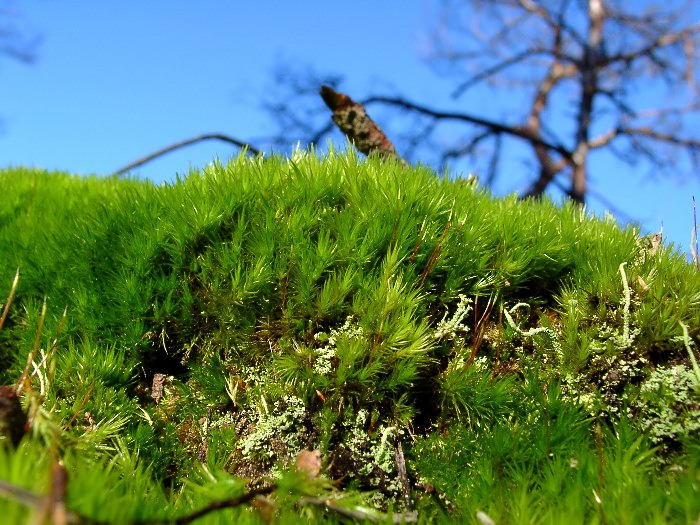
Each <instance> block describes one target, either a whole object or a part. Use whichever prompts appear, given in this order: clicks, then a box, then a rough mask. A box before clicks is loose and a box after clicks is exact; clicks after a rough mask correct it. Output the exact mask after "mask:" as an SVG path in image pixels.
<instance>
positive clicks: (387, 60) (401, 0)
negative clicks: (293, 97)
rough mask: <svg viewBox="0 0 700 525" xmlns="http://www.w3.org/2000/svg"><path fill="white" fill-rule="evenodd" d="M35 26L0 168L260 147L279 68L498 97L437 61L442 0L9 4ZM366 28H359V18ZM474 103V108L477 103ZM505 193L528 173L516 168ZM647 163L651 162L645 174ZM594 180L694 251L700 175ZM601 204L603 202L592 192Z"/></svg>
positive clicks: (185, 162) (86, 168) (440, 93)
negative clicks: (209, 136) (431, 50)
mask: <svg viewBox="0 0 700 525" xmlns="http://www.w3.org/2000/svg"><path fill="white" fill-rule="evenodd" d="M2 5H5V6H7V5H10V6H14V8H15V9H16V10H19V11H20V12H21V14H22V18H21V22H22V25H23V27H28V28H30V29H31V30H33V31H35V32H37V33H39V34H41V35H42V36H43V41H42V43H41V45H40V46H39V47H38V48H37V61H36V63H34V64H32V65H25V64H21V63H17V62H12V61H10V60H8V59H7V58H1V57H0V119H1V121H2V127H1V128H0V166H18V165H26V166H36V167H41V168H47V169H52V170H54V169H55V170H61V171H68V172H72V173H80V174H92V173H97V174H108V173H110V172H113V171H114V170H115V169H117V168H119V167H121V166H122V165H124V164H127V163H128V162H130V161H132V160H135V159H137V158H139V157H141V156H143V155H145V154H147V153H150V152H152V151H153V150H156V149H158V148H160V147H163V146H166V145H168V144H170V143H173V142H176V141H179V140H182V139H185V138H188V137H192V136H195V135H198V134H200V133H210V132H220V133H225V134H229V135H232V136H235V137H237V138H239V139H242V140H246V141H250V142H251V143H252V144H257V143H258V142H257V141H256V139H259V138H261V137H263V136H268V135H270V134H271V133H272V132H273V131H274V129H275V128H274V126H273V123H272V120H271V117H270V115H269V114H268V113H266V111H265V110H264V109H263V107H262V101H263V99H264V97H265V96H266V95H269V94H270V93H271V89H272V86H273V76H272V75H273V72H274V70H275V67H276V66H278V65H280V64H288V65H291V66H293V67H296V66H299V67H300V68H303V67H304V66H306V65H308V66H311V67H313V68H314V69H315V70H317V71H319V72H337V73H341V74H343V75H344V76H345V78H346V79H348V80H347V82H345V83H344V84H343V90H345V91H347V92H348V93H349V94H351V95H353V94H355V95H356V98H362V97H363V96H365V95H366V94H367V93H368V92H369V90H370V88H372V87H373V86H377V85H379V86H387V85H393V86H395V87H396V88H398V89H400V90H401V91H402V92H403V93H405V94H406V95H407V96H408V97H410V98H412V99H413V100H416V101H418V102H423V103H426V104H434V105H436V106H439V107H441V108H444V109H457V110H459V109H464V110H469V109H471V108H469V107H468V106H469V105H470V104H474V105H476V106H478V105H481V104H484V103H487V102H486V101H484V100H473V99H472V100H470V99H466V101H464V100H463V101H460V104H461V106H458V107H455V103H454V102H451V101H450V99H449V97H448V95H449V93H450V92H451V88H453V87H454V81H453V80H450V79H447V78H441V77H439V76H436V75H435V74H434V73H433V71H432V70H431V69H430V67H429V65H428V63H427V54H426V49H427V47H428V42H429V38H428V36H429V31H430V30H431V28H432V26H433V25H434V23H435V22H436V20H437V19H436V17H437V8H438V2H437V1H436V0H410V1H409V0H384V1H381V2H377V1H370V0H358V1H355V2H350V3H347V2H320V1H316V2H311V1H304V0H298V1H295V2H280V1H277V2H273V1H270V0H259V1H256V2H242V1H240V2H233V1H230V0H229V1H225V0H207V1H205V2H185V1H177V0H168V1H165V0H150V1H148V2H135V1H133V2H131V1H124V0H121V1H114V0H102V1H99V2H88V1H87V0H83V1H77V0H62V1H53V0H24V1H22V2H19V1H14V2H4V4H2ZM358 23H359V24H360V27H361V28H362V31H363V32H364V33H365V34H366V37H365V38H357V32H358V25H356V24H358ZM465 105H466V106H465ZM235 152H236V151H235V149H233V148H231V147H229V146H228V145H225V144H223V143H218V142H210V143H204V144H200V145H197V146H191V147H189V148H187V149H184V150H180V151H179V152H176V153H173V154H170V155H168V156H166V157H164V158H161V159H160V160H157V161H154V162H152V163H150V164H148V165H146V166H144V167H142V168H139V169H138V170H137V173H138V175H139V176H141V177H147V178H150V179H153V180H154V181H158V182H161V181H170V180H173V178H174V177H175V174H176V173H180V174H186V173H187V171H188V170H189V168H190V166H192V167H201V166H204V165H205V164H207V163H208V162H209V161H211V159H212V158H213V157H214V156H219V157H220V158H222V159H224V160H225V159H227V158H228V157H229V156H230V155H231V154H234V153H235ZM513 166H514V168H513V169H512V170H511V171H512V172H513V175H512V177H509V178H507V179H506V178H504V179H502V180H501V181H500V182H499V184H498V186H497V187H496V188H495V192H496V193H504V192H510V191H518V190H522V189H523V188H525V187H527V182H528V181H529V180H530V179H529V178H528V177H527V175H528V172H527V169H526V167H525V166H522V165H520V167H519V168H517V166H518V164H517V163H514V164H513ZM645 173H646V172H645ZM591 177H592V180H591V182H590V184H591V185H592V186H593V187H595V189H596V190H597V191H598V192H601V193H603V194H605V195H606V196H607V198H608V199H610V200H611V201H613V202H615V203H616V206H617V207H618V208H619V209H620V210H622V211H623V212H624V213H625V214H626V215H628V216H630V217H632V218H633V219H635V220H636V221H637V222H639V223H640V224H641V225H642V228H643V230H644V231H645V232H651V231H654V232H655V231H658V230H659V227H660V225H661V223H662V222H663V227H664V234H665V238H666V239H668V240H670V241H672V242H674V243H676V244H677V245H678V246H679V247H680V248H681V249H683V250H684V251H687V250H688V244H689V240H690V232H691V228H692V205H691V196H692V195H695V196H696V198H700V176H698V177H695V178H692V179H690V180H680V177H679V178H676V179H674V180H668V179H661V180H657V179H652V178H649V177H647V176H646V175H643V174H642V175H640V174H639V173H635V172H634V170H623V169H621V168H620V167H619V166H617V165H616V166H612V165H610V166H606V165H605V164H603V165H597V166H596V167H595V170H594V172H593V173H592V175H591ZM589 208H590V209H592V210H593V211H594V212H596V213H598V214H602V213H603V212H604V207H603V206H602V205H600V204H599V203H597V202H596V201H595V200H593V199H591V200H590V203H589Z"/></svg>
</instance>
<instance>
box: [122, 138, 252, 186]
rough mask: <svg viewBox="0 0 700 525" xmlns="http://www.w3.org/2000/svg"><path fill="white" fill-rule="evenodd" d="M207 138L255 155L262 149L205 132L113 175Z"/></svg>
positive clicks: (155, 153) (131, 164) (140, 160)
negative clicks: (226, 143)
mask: <svg viewBox="0 0 700 525" xmlns="http://www.w3.org/2000/svg"><path fill="white" fill-rule="evenodd" d="M205 140H221V141H223V142H228V143H230V144H234V145H236V146H238V147H239V148H241V149H245V150H247V151H249V152H251V153H253V154H254V155H257V154H258V153H260V150H259V149H257V148H254V147H253V146H251V145H250V144H247V143H245V142H243V141H241V140H238V139H235V138H233V137H229V136H228V135H223V134H221V133H205V134H204V135H198V136H197V137H193V138H191V139H187V140H183V141H180V142H176V143H175V144H171V145H170V146H167V147H165V148H163V149H159V150H157V151H155V152H153V153H151V154H150V155H146V156H145V157H142V158H140V159H138V160H135V161H134V162H132V163H130V164H127V165H126V166H124V167H123V168H119V169H118V170H117V171H115V172H114V173H113V174H112V175H113V176H117V177H118V176H120V175H123V174H124V173H126V172H128V171H131V170H133V169H134V168H137V167H139V166H142V165H144V164H146V163H147V162H150V161H152V160H153V159H156V158H158V157H160V156H162V155H165V154H166V153H170V152H171V151H174V150H176V149H179V148H184V147H185V146H189V145H191V144H194V143H196V142H202V141H205Z"/></svg>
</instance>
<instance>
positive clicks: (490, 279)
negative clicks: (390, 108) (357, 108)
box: [0, 153, 700, 524]
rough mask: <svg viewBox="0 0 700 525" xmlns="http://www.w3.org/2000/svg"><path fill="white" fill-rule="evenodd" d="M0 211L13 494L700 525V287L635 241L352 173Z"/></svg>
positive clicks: (18, 205)
mask: <svg viewBox="0 0 700 525" xmlns="http://www.w3.org/2000/svg"><path fill="white" fill-rule="evenodd" d="M0 187H2V188H3V195H2V197H1V198H0V260H2V265H0V297H1V298H4V297H8V296H9V295H10V290H11V287H12V284H13V278H14V276H15V272H16V269H17V268H19V281H18V285H17V287H16V291H15V295H14V298H13V300H12V303H11V307H10V308H9V310H8V312H9V315H8V317H7V319H6V321H5V323H4V326H3V327H2V329H1V330H0V375H1V376H2V378H1V380H0V381H1V383H0V384H7V385H13V384H17V385H19V386H20V388H21V389H22V394H21V397H22V402H23V405H24V407H25V408H26V410H27V411H28V413H29V417H30V426H29V431H28V433H27V435H26V436H25V437H24V438H23V439H22V441H21V442H20V443H19V445H18V446H17V447H16V448H14V447H12V446H11V445H10V444H9V443H8V444H7V446H4V447H0V479H2V480H5V481H7V482H10V483H12V484H14V485H17V486H20V487H24V488H26V489H28V490H30V491H32V492H34V493H37V494H40V495H45V494H47V493H48V492H49V488H50V487H51V486H52V482H51V472H52V469H53V468H55V466H56V465H57V462H58V461H59V460H60V461H62V462H63V464H64V465H65V466H66V469H67V473H68V482H67V484H66V505H67V507H68V509H70V511H72V512H74V513H77V514H79V515H81V516H88V517H90V518H92V519H94V520H99V521H103V522H110V523H111V522H115V523H125V522H134V521H139V520H142V521H146V522H149V521H151V520H161V521H173V520H175V519H176V518H177V517H181V516H184V515H187V514H189V513H191V512H193V511H195V510H198V509H201V508H203V507H205V506H207V505H209V504H210V503H212V502H215V501H221V500H228V499H231V498H236V497H239V496H242V495H244V494H247V493H248V492H250V491H259V492H260V493H265V494H266V495H265V496H262V495H261V496H258V497H257V498H255V499H252V500H251V501H249V502H240V504H238V505H235V506H232V507H231V508H228V509H226V510H220V511H217V512H210V513H207V514H205V515H204V516H203V517H202V518H201V519H200V521H198V522H201V523H232V522H235V523H265V522H269V521H270V520H272V521H273V522H278V523H289V522H298V520H299V519H300V518H301V519H303V520H304V521H308V522H312V523H316V522H318V523H327V522H328V523H334V522H349V521H353V520H362V519H364V520H366V521H367V522H370V521H372V520H374V521H375V522H387V523H391V522H393V520H394V519H395V518H402V519H405V520H409V521H410V520H413V519H417V520H418V521H419V522H421V523H427V522H434V521H438V522H441V521H444V522H455V521H459V522H474V523H477V522H478V520H481V521H482V522H485V520H488V519H489V518H490V519H492V520H493V521H494V522H496V523H499V524H501V523H562V522H567V523H568V522H572V523H582V522H586V523H589V522H590V523H620V522H627V523H660V522H677V523H690V522H695V520H697V519H698V518H699V517H700V439H699V438H698V435H699V433H698V428H699V427H700V423H699V421H700V371H699V370H698V369H697V363H696V357H695V356H696V355H697V344H698V341H700V272H698V271H697V269H695V268H693V267H692V266H691V265H689V264H688V263H687V262H686V261H685V260H684V257H683V256H682V255H681V254H680V253H678V252H674V251H673V249H672V248H669V247H667V246H664V245H661V246H658V247H657V246H656V245H655V244H654V243H653V242H651V240H650V239H645V238H640V237H639V235H638V232H637V231H635V229H634V228H632V227H628V228H626V229H624V230H622V229H620V228H619V227H618V226H617V225H616V223H615V222H614V221H613V220H612V219H605V220H601V219H595V218H590V217H588V216H587V215H586V214H585V212H584V211H583V210H581V209H579V208H577V207H576V206H574V205H572V204H569V203H565V204H563V205H561V206H555V205H554V204H552V203H550V202H548V201H534V200H533V201H518V200H516V198H515V197H506V198H503V199H494V198H492V197H491V196H489V195H488V194H487V193H486V192H485V191H484V190H482V189H480V188H478V187H476V185H475V184H474V183H473V182H471V181H464V180H457V181H450V180H448V178H447V177H444V178H440V177H437V176H435V174H433V173H432V172H430V171H429V170H427V169H424V168H415V169H408V168H405V167H403V166H402V165H400V164H398V163H391V162H388V161H380V160H378V159H374V158H372V159H369V160H363V161H361V160H359V159H357V158H356V157H355V156H354V155H353V154H352V153H343V154H338V153H331V154H329V155H328V156H327V157H326V158H324V159H319V158H318V157H317V156H315V155H313V154H303V153H297V154H295V155H294V156H293V157H292V158H291V159H283V158H277V157H273V158H267V159H263V158H259V157H258V158H252V159H251V158H245V157H239V158H238V159H236V160H233V161H232V162H230V163H229V164H228V165H225V166H223V165H221V164H219V163H214V164H212V165H210V166H208V167H207V168H206V169H204V170H203V172H202V173H199V172H191V173H190V174H189V175H188V176H187V177H185V178H182V179H178V180H177V181H176V182H175V183H173V184H171V185H163V186H155V185H153V184H151V183H149V182H144V181H139V180H118V179H114V178H79V177H73V176H69V175H65V174H48V173H45V172H42V171H37V170H25V169H12V170H6V171H2V172H0ZM66 306H67V315H66V316H65V320H63V313H64V308H66ZM42 311H43V312H44V313H42ZM28 358H29V359H30V360H31V361H33V364H31V365H30V366H29V367H28V372H29V373H28V374H26V375H25V377H26V379H21V378H22V374H23V370H24V369H25V365H26V363H27V360H28ZM304 450H308V451H318V452H319V453H320V460H321V465H320V469H321V472H320V474H319V475H317V474H316V471H315V470H316V467H318V465H316V464H315V460H314V459H311V460H309V457H311V458H317V457H318V456H315V455H314V454H307V453H303V452H302V454H301V455H298V454H299V452H300V451H304ZM397 451H401V452H403V455H404V458H405V467H406V474H407V483H404V482H403V481H402V475H401V472H400V470H401V468H400V466H401V465H403V462H402V461H401V459H400V454H397ZM309 463H310V465H309ZM304 465H306V466H304ZM55 485H56V483H55V482H54V484H53V486H54V487H55ZM0 489H1V487H0ZM409 489H410V494H409ZM254 493H255V492H253V493H252V494H250V495H251V496H252V495H253V494H254ZM2 494H4V493H0V498H4V499H0V508H2V512H3V518H4V519H6V520H10V521H9V522H24V521H26V520H28V519H31V516H34V515H35V514H36V512H37V510H36V509H35V508H32V507H29V508H28V507H25V506H23V505H22V504H21V503H20V501H19V500H18V498H17V497H15V496H8V495H5V496H3V495H2ZM324 502H326V503H324ZM237 503H238V502H237Z"/></svg>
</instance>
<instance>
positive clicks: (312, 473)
mask: <svg viewBox="0 0 700 525" xmlns="http://www.w3.org/2000/svg"><path fill="white" fill-rule="evenodd" d="M296 467H297V471H298V472H306V474H307V475H308V476H309V478H311V479H313V478H315V477H317V476H318V475H319V474H320V473H321V452H320V451H318V450H300V451H299V453H298V454H297V462H296Z"/></svg>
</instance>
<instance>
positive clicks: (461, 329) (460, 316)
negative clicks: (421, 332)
mask: <svg viewBox="0 0 700 525" xmlns="http://www.w3.org/2000/svg"><path fill="white" fill-rule="evenodd" d="M472 302H473V301H472V299H471V298H470V297H467V296H466V295H464V294H460V295H459V303H458V304H457V309H456V310H455V312H454V313H453V314H452V317H450V318H449V319H448V318H447V315H448V314H449V309H445V315H443V316H442V319H441V320H440V322H439V323H438V324H437V327H435V333H434V334H433V337H435V339H443V338H445V339H449V340H451V341H455V342H460V341H463V340H464V336H463V335H460V334H466V333H467V332H469V327H468V326H467V325H466V324H464V319H465V318H466V317H467V315H469V312H471V310H472V306H471V304H472Z"/></svg>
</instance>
